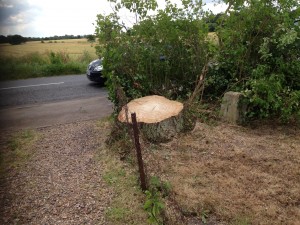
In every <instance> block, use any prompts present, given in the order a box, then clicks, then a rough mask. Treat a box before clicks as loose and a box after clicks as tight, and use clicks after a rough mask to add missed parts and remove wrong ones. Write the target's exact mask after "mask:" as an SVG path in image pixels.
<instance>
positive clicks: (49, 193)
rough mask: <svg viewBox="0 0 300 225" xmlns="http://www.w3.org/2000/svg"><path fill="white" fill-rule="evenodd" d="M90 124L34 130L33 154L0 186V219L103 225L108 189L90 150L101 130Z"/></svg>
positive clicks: (96, 144)
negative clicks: (39, 135) (36, 139)
mask: <svg viewBox="0 0 300 225" xmlns="http://www.w3.org/2000/svg"><path fill="white" fill-rule="evenodd" d="M94 124H95V121H85V122H78V123H72V124H66V125H59V126H55V127H49V128H43V129H41V130H39V131H38V132H39V133H40V134H41V137H40V138H39V139H38V142H37V143H36V144H35V145H34V146H33V150H34V155H33V156H32V157H31V158H30V160H29V161H28V163H26V164H25V165H24V167H22V169H21V170H19V171H18V172H16V171H10V172H9V174H8V176H7V178H6V179H5V181H4V182H2V184H1V185H0V188H1V190H0V200H1V204H0V207H1V209H0V224H55V225H58V224H64V225H66V224H106V222H105V218H104V213H105V209H106V207H107V206H108V204H109V202H110V200H111V198H112V195H113V193H112V192H111V190H109V188H108V187H107V186H106V185H105V183H104V182H103V180H102V174H101V163H100V162H99V161H98V160H97V154H96V153H97V150H99V149H100V147H101V145H103V144H104V139H105V134H99V131H97V130H96V128H95V125H94ZM1 144H2V143H1Z"/></svg>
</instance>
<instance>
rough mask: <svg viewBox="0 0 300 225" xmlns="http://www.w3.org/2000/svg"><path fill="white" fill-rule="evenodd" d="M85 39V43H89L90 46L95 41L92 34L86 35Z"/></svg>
mask: <svg viewBox="0 0 300 225" xmlns="http://www.w3.org/2000/svg"><path fill="white" fill-rule="evenodd" d="M86 38H87V41H88V42H90V43H91V44H92V43H94V42H95V41H96V37H95V35H92V34H89V35H87V36H86Z"/></svg>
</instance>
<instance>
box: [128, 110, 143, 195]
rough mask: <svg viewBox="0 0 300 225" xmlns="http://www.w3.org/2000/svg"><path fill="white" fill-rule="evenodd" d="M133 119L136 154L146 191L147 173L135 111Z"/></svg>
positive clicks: (132, 115) (132, 114)
mask: <svg viewBox="0 0 300 225" xmlns="http://www.w3.org/2000/svg"><path fill="white" fill-rule="evenodd" d="M131 121H132V127H133V135H134V143H135V148H136V156H137V160H138V164H139V173H140V179H141V188H142V190H143V191H146V190H147V185H146V175H145V171H144V162H143V158H142V151H141V145H140V141H139V129H138V125H137V121H136V114H135V113H131Z"/></svg>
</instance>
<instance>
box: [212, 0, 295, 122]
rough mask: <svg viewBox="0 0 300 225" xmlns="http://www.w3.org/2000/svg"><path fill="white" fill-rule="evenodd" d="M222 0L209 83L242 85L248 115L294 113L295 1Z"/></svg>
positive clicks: (238, 87)
mask: <svg viewBox="0 0 300 225" xmlns="http://www.w3.org/2000/svg"><path fill="white" fill-rule="evenodd" d="M227 2H228V3H229V7H228V10H227V12H228V14H227V15H224V16H223V17H221V18H219V19H220V20H222V21H221V22H220V23H221V26H219V27H218V29H217V34H218V37H219V42H220V44H219V52H218V65H216V66H215V67H214V69H213V70H212V71H211V74H210V76H211V77H212V78H215V79H211V80H210V81H211V84H218V85H219V86H221V88H220V89H223V90H236V91H242V92H243V93H244V94H245V95H246V96H247V97H248V99H249V113H248V116H249V117H253V118H267V117H279V118H281V119H282V120H283V121H289V120H291V119H295V118H298V119H299V118H300V51H299V49H300V36H299V32H300V29H299V18H300V8H299V1H297V0H280V1H279V0H259V1H258V0H247V1H244V0H239V1H229V0H228V1H227ZM220 81H224V82H223V83H222V82H221V83H220ZM222 85H223V86H222Z"/></svg>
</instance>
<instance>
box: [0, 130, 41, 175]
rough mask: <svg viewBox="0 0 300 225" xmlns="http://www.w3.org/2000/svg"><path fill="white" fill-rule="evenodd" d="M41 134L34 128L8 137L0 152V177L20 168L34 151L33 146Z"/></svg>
mask: <svg viewBox="0 0 300 225" xmlns="http://www.w3.org/2000/svg"><path fill="white" fill-rule="evenodd" d="M38 138H39V135H38V134H37V133H36V132H35V131H33V130H25V131H22V132H19V133H16V134H15V135H13V136H12V137H10V138H8V145H5V147H4V148H3V149H1V152H0V177H3V176H4V175H5V174H6V172H7V171H9V170H11V169H20V168H21V167H22V166H23V165H24V164H25V163H26V162H27V161H28V160H29V159H30V157H31V156H32V154H33V153H34V151H33V149H32V146H33V144H34V143H35V142H36V141H37V140H38Z"/></svg>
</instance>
